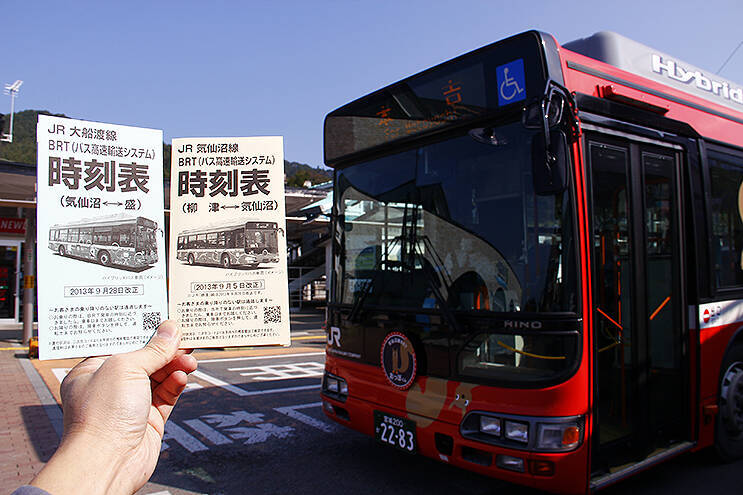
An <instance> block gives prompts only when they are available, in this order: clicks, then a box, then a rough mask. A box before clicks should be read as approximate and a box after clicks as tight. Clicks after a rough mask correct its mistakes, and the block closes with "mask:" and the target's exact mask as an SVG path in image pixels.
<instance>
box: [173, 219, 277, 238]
mask: <svg viewBox="0 0 743 495" xmlns="http://www.w3.org/2000/svg"><path fill="white" fill-rule="evenodd" d="M243 227H246V228H267V229H275V228H276V227H277V225H276V222H256V221H242V222H235V221H234V220H231V221H228V222H221V223H211V224H208V225H204V226H202V227H196V228H193V229H186V230H183V231H181V232H178V235H179V236H180V235H189V234H208V233H210V232H222V231H224V230H232V229H239V228H243Z"/></svg>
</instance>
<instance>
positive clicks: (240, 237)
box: [235, 230, 245, 248]
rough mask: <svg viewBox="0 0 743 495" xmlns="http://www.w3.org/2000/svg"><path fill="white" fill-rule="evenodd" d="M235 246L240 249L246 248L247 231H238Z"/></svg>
mask: <svg viewBox="0 0 743 495" xmlns="http://www.w3.org/2000/svg"><path fill="white" fill-rule="evenodd" d="M235 246H236V247H238V248H244V247H245V231H244V230H238V231H236V233H235Z"/></svg>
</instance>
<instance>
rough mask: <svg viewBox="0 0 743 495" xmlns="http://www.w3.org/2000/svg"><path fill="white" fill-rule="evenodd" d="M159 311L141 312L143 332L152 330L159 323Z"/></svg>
mask: <svg viewBox="0 0 743 495" xmlns="http://www.w3.org/2000/svg"><path fill="white" fill-rule="evenodd" d="M160 319H161V318H160V312H159V311H155V312H153V313H142V327H143V328H144V331H145V333H149V332H153V331H154V330H155V329H156V328H157V327H158V325H160Z"/></svg>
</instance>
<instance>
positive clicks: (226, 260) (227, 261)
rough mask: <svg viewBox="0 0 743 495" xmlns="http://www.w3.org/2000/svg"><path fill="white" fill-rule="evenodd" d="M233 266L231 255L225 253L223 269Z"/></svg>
mask: <svg viewBox="0 0 743 495" xmlns="http://www.w3.org/2000/svg"><path fill="white" fill-rule="evenodd" d="M231 266H232V262H231V261H230V255H229V254H227V253H225V254H223V255H222V267H223V268H229V267H231Z"/></svg>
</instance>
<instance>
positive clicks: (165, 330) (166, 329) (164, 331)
mask: <svg viewBox="0 0 743 495" xmlns="http://www.w3.org/2000/svg"><path fill="white" fill-rule="evenodd" d="M157 336H158V337H162V338H164V339H172V338H173V337H174V336H175V325H173V324H172V323H165V322H163V323H161V324H160V326H159V327H157Z"/></svg>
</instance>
